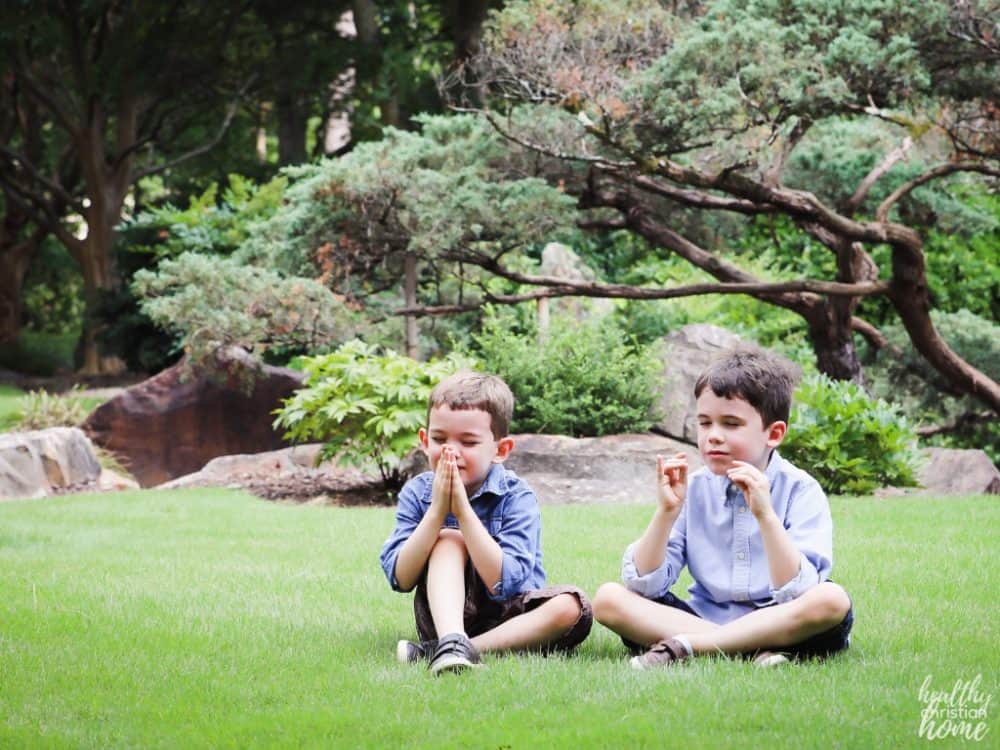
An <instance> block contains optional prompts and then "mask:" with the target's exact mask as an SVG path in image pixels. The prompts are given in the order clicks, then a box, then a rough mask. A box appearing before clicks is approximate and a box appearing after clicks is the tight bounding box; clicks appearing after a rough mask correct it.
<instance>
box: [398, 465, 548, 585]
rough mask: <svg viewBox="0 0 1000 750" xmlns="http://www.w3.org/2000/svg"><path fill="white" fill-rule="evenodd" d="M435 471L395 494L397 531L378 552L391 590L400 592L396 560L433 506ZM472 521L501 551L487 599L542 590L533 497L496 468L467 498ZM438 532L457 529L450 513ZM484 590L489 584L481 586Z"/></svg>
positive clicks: (539, 531)
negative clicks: (475, 519) (478, 523)
mask: <svg viewBox="0 0 1000 750" xmlns="http://www.w3.org/2000/svg"><path fill="white" fill-rule="evenodd" d="M433 484H434V472H432V471H427V472H424V473H423V474H420V475H419V476H416V477H414V478H413V479H411V480H410V481H409V482H407V483H406V484H405V485H404V486H403V489H402V490H400V493H399V504H398V506H397V508H396V528H395V529H393V532H392V534H391V535H390V537H389V538H388V539H387V540H386V542H385V545H384V546H383V547H382V554H381V555H380V556H379V560H380V562H381V563H382V570H383V571H385V577H386V578H387V579H388V580H389V585H391V586H392V588H393V590H394V591H402V590H403V589H402V588H401V587H400V585H399V581H397V580H396V557H397V556H398V555H399V549H400V547H402V546H403V543H404V542H405V541H406V540H407V539H409V538H410V535H412V534H413V531H414V529H416V528H417V524H419V523H420V520H421V519H422V518H423V517H424V514H426V513H427V510H428V508H430V505H431V489H432V486H433ZM469 502H470V503H471V504H472V508H473V510H474V511H475V512H476V516H477V517H478V518H479V520H480V521H481V522H482V524H483V526H485V527H486V530H487V531H488V532H489V534H490V536H491V537H493V539H494V540H496V542H497V544H499V545H500V549H501V551H502V552H503V562H502V563H501V576H500V583H499V584H498V585H497V587H496V589H495V590H494V591H493V592H492V593H491V594H490V598H491V599H493V600H495V601H504V600H506V599H510V598H511V597H513V596H516V595H517V594H520V593H523V592H525V591H532V590H535V589H540V588H543V587H544V586H545V569H544V568H543V567H542V543H541V540H542V517H541V515H540V513H539V511H538V499H537V498H536V497H535V493H534V492H533V491H532V490H531V488H530V487H528V485H527V484H525V482H524V480H522V479H520V478H519V477H518V476H517V475H516V474H515V473H514V472H513V471H510V470H508V469H506V468H504V466H503V464H494V465H493V466H492V467H491V468H490V471H489V473H488V474H487V475H486V479H485V480H484V481H483V484H482V485H481V486H480V487H479V489H478V490H476V492H475V494H473V496H472V497H470V498H469ZM442 528H451V529H457V528H458V520H457V519H456V518H455V517H454V516H453V515H452V514H450V513H449V514H448V516H447V517H446V518H445V521H444V526H443V527H442ZM485 583H486V584H487V589H489V586H490V585H491V584H492V583H493V582H490V581H486V582H485Z"/></svg>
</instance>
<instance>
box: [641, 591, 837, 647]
mask: <svg viewBox="0 0 1000 750" xmlns="http://www.w3.org/2000/svg"><path fill="white" fill-rule="evenodd" d="M653 601H655V602H656V603H657V604H663V605H664V606H667V607H673V608H674V609H679V610H682V611H684V612H687V613H688V614H691V615H694V616H695V617H701V615H699V614H698V613H697V612H695V611H694V610H693V609H691V607H690V605H689V604H688V603H687V602H685V601H684V600H683V599H678V598H677V597H676V596H674V595H673V594H671V593H670V592H669V591H668V592H667V595H666V596H664V597H663V598H662V599H654V600H653ZM767 606H768V607H773V606H775V605H774V604H768V605H767ZM702 619H704V618H702ZM853 626H854V605H853V604H852V605H851V608H850V609H848V610H847V614H846V615H845V616H844V619H843V620H841V621H840V623H839V624H838V625H834V626H833V627H832V628H830V629H829V630H824V631H823V632H822V633H817V634H816V635H814V636H811V637H810V638H807V639H806V640H804V641H802V642H801V643H796V644H794V645H791V646H775V647H774V648H772V649H761V650H762V651H764V650H768V651H780V652H782V653H783V654H788V655H789V656H791V657H793V658H794V659H796V660H803V659H823V658H825V657H827V656H832V655H833V654H836V653H837V652H839V651H843V650H844V649H846V648H848V646H850V644H851V628H852V627H853ZM622 641H623V642H624V643H625V645H626V646H627V647H628V649H629V650H630V651H631V652H632V653H634V654H639V653H642V652H643V651H645V650H646V649H645V647H643V646H640V645H639V644H638V643H635V642H634V641H630V640H628V639H626V638H622ZM755 653H756V652H755ZM751 655H752V654H751Z"/></svg>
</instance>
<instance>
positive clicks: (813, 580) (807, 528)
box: [771, 479, 833, 604]
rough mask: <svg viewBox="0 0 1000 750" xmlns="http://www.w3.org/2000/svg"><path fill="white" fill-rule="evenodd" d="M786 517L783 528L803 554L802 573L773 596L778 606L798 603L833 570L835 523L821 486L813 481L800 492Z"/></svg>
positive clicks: (773, 592)
mask: <svg viewBox="0 0 1000 750" xmlns="http://www.w3.org/2000/svg"><path fill="white" fill-rule="evenodd" d="M793 497H794V500H793V501H792V502H791V503H790V504H789V506H788V510H787V512H786V514H785V519H784V526H785V529H786V530H787V532H788V535H789V536H790V537H791V538H792V541H793V542H794V543H795V546H796V547H798V549H799V551H800V552H801V557H800V559H799V572H798V573H797V574H796V575H795V577H794V578H792V579H791V580H790V581H788V582H787V583H785V584H784V585H783V586H781V587H779V588H777V589H776V588H774V587H772V588H771V596H772V597H773V598H774V601H776V602H777V603H779V604H783V603H785V602H789V601H791V600H792V599H795V598H797V597H799V596H801V595H802V594H804V593H805V592H806V591H808V590H809V589H810V588H812V587H813V586H815V585H816V584H817V583H820V582H821V581H825V580H827V578H829V577H830V570H831V569H832V568H833V519H832V518H831V516H830V504H829V503H828V502H827V499H826V494H825V493H824V492H823V490H822V488H820V486H819V483H817V482H816V481H815V480H813V479H810V480H809V482H808V483H807V484H806V485H805V486H804V487H803V488H802V490H801V491H800V492H797V493H794V494H793Z"/></svg>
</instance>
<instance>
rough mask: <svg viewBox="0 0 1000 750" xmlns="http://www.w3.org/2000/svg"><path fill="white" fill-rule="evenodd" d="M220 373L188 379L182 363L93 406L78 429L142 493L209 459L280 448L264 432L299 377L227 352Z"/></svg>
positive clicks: (278, 439)
mask: <svg viewBox="0 0 1000 750" xmlns="http://www.w3.org/2000/svg"><path fill="white" fill-rule="evenodd" d="M225 366H226V372H227V373H228V374H227V375H226V377H225V378H222V377H208V376H194V375H192V374H191V373H190V372H189V369H188V368H187V366H186V364H185V363H184V362H181V363H179V364H177V365H174V366H173V367H171V368H169V369H167V370H164V371H163V372H161V373H159V374H158V375H156V376H154V377H152V378H150V379H148V380H145V381H143V382H141V383H139V384H137V385H134V386H132V387H130V388H127V389H125V391H124V392H122V393H121V394H120V395H118V396H116V397H115V398H112V399H111V400H110V401H107V402H106V403H104V404H102V405H101V406H99V407H98V408H97V409H95V410H94V411H93V412H92V413H91V415H90V416H89V417H88V418H87V420H86V422H84V424H83V429H84V431H85V432H86V433H87V434H88V435H89V436H90V438H91V440H93V441H94V443H96V444H97V445H99V446H101V447H103V448H105V449H107V450H109V451H111V452H112V453H114V454H115V455H116V457H118V458H119V460H120V461H121V462H122V464H123V465H124V466H125V467H126V468H127V469H128V470H129V472H131V474H132V475H133V476H134V477H135V478H136V479H137V480H138V481H139V484H140V485H142V486H143V487H151V486H154V485H158V484H161V483H163V482H166V481H169V480H171V479H174V478H176V477H181V476H184V475H185V474H190V473H192V472H195V471H198V470H199V469H201V467H203V466H204V465H205V464H206V463H208V462H209V461H210V460H212V459H213V458H216V457H217V456H225V455H231V454H238V453H259V452H261V451H269V450H275V449H278V448H281V447H284V446H285V445H287V443H285V441H284V440H283V439H282V436H281V435H282V433H281V432H280V431H278V430H275V429H274V428H272V427H271V423H272V422H273V420H274V415H273V414H272V412H273V411H274V410H275V409H277V408H278V407H279V406H280V405H281V401H282V399H285V398H287V397H289V396H291V395H292V393H293V392H294V391H295V390H296V389H297V388H299V387H300V386H301V385H302V381H303V376H302V374H301V373H299V372H296V371H295V370H290V369H287V368H283V367H271V366H269V365H262V364H260V363H258V362H256V361H255V360H253V359H252V357H250V355H248V354H246V353H245V352H241V351H240V350H235V349H234V350H231V351H229V352H228V353H227V354H226V359H225ZM248 377H252V381H251V380H248ZM247 382H251V383H252V385H251V386H250V387H249V389H248V388H247V387H246V386H245V384H246V383H247Z"/></svg>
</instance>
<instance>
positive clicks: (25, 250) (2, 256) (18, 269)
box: [0, 238, 38, 344]
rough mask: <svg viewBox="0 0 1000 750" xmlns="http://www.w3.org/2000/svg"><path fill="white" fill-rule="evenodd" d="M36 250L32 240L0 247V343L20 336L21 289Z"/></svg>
mask: <svg viewBox="0 0 1000 750" xmlns="http://www.w3.org/2000/svg"><path fill="white" fill-rule="evenodd" d="M37 249H38V243H37V242H36V241H35V240H34V239H33V238H31V239H25V240H22V241H21V242H17V243H14V244H12V245H0V268H3V273H0V344H10V343H13V342H15V341H17V338H18V336H20V334H21V318H22V315H23V311H24V305H23V299H22V295H21V290H22V287H23V285H24V276H25V274H26V273H27V272H28V268H30V267H31V260H32V258H33V257H34V255H35V251H36V250H37Z"/></svg>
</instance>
